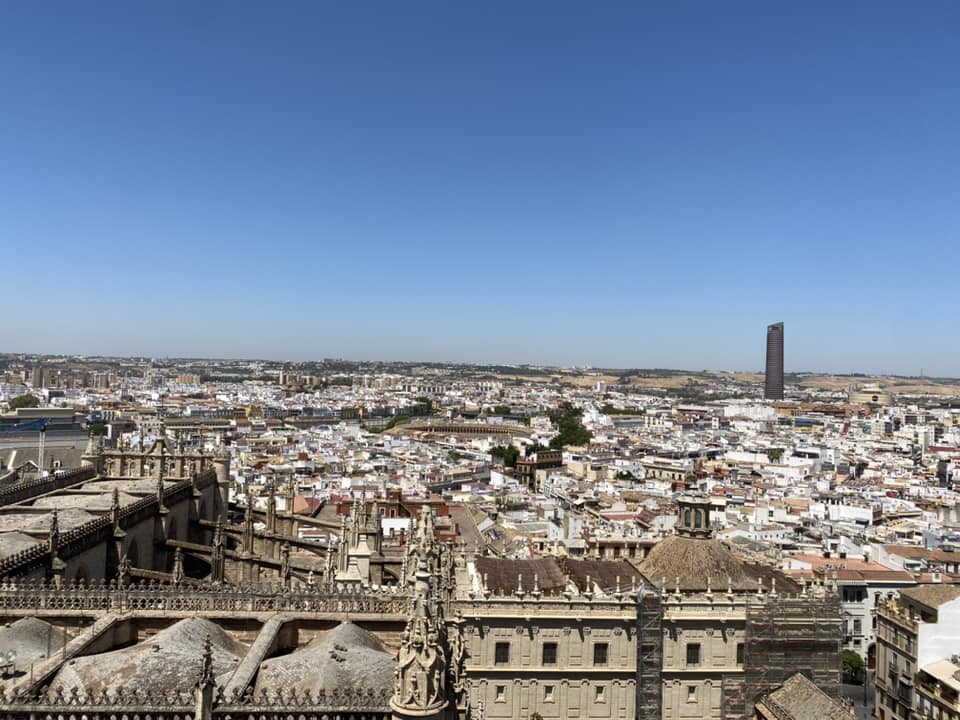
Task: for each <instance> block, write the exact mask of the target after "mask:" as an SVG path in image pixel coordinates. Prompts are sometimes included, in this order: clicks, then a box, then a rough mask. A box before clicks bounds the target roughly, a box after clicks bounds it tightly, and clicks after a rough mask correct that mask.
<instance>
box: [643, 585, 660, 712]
mask: <svg viewBox="0 0 960 720" xmlns="http://www.w3.org/2000/svg"><path fill="white" fill-rule="evenodd" d="M662 669H663V609H662V607H661V604H660V594H659V591H657V590H652V591H651V590H645V589H644V587H643V585H641V587H640V591H639V592H638V593H637V720H661V715H662V712H663V711H662V709H661V708H662V705H663V682H662V680H661V677H662V676H661V673H662Z"/></svg>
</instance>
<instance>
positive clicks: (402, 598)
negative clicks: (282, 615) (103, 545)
mask: <svg viewBox="0 0 960 720" xmlns="http://www.w3.org/2000/svg"><path fill="white" fill-rule="evenodd" d="M408 609H409V598H408V596H407V595H406V594H405V593H403V592H401V591H399V590H398V589H397V588H369V587H368V588H364V587H362V586H359V585H349V584H345V585H334V586H326V585H325V586H322V587H321V586H312V585H304V584H300V585H297V586H296V587H289V588H288V587H284V586H283V585H282V584H264V585H220V586H206V587H202V588H197V587H190V586H184V585H171V584H161V583H157V582H151V583H139V584H134V585H128V586H118V585H117V584H116V583H115V582H110V583H103V582H93V583H91V584H89V585H88V584H84V583H79V584H74V583H71V584H70V585H65V586H61V587H57V586H56V585H54V584H52V583H48V582H44V581H37V580H27V581H24V580H19V579H6V580H4V581H2V582H0V616H3V615H7V616H10V615H29V614H35V613H41V612H45V613H46V614H51V613H53V614H73V613H77V614H91V613H98V612H99V613H107V612H112V613H116V612H129V611H154V612H162V613H168V614H170V613H172V614H176V613H198V612H199V613H204V612H209V613H220V612H227V613H238V612H239V613H274V612H295V613H320V614H324V613H329V614H343V613H349V614H366V615H395V616H405V615H406V614H407V612H408Z"/></svg>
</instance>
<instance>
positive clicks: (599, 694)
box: [593, 685, 607, 703]
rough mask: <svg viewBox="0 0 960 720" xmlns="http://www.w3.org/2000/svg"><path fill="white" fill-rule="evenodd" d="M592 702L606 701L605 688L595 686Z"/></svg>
mask: <svg viewBox="0 0 960 720" xmlns="http://www.w3.org/2000/svg"><path fill="white" fill-rule="evenodd" d="M593 701H594V702H598V703H602V702H606V701H607V694H606V692H605V688H604V687H603V685H597V686H596V687H595V688H594V689H593Z"/></svg>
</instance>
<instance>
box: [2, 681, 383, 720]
mask: <svg viewBox="0 0 960 720" xmlns="http://www.w3.org/2000/svg"><path fill="white" fill-rule="evenodd" d="M202 692H203V691H201V690H196V689H185V690H175V691H172V692H154V691H150V690H139V689H136V688H122V689H120V690H103V691H101V692H99V693H89V694H88V693H86V692H83V691H78V690H77V688H72V689H71V691H70V692H63V690H62V689H60V688H56V689H52V690H48V691H45V692H40V693H38V694H26V693H21V692H18V693H7V692H5V691H4V690H3V689H0V717H4V718H17V719H18V720H19V718H25V719H26V718H32V719H34V720H36V719H38V718H42V719H43V720H47V719H56V720H92V719H95V718H97V719H99V718H104V719H107V718H118V717H123V718H127V719H128V720H134V719H137V720H140V719H145V718H163V719H164V720H192V719H193V717H194V714H195V712H196V709H197V707H198V706H201V705H202V704H203V702H202V699H201V695H202ZM390 696H391V692H390V691H389V690H375V689H363V688H335V689H334V690H332V691H329V692H328V691H324V690H319V691H317V692H313V693H311V692H309V691H304V692H298V691H297V690H296V689H295V688H290V689H282V688H278V689H276V690H273V691H262V692H260V693H253V692H247V693H243V694H240V693H232V694H231V695H229V696H225V695H224V693H223V690H222V689H220V690H217V689H214V692H213V693H212V702H210V703H209V704H208V705H207V712H209V713H210V716H212V717H215V718H220V719H221V720H233V719H234V718H257V719H258V720H260V719H263V718H265V719H267V720H275V719H279V718H289V717H296V718H302V719H304V720H321V719H323V720H390V718H391V717H392V713H391V710H390ZM208 699H209V696H208Z"/></svg>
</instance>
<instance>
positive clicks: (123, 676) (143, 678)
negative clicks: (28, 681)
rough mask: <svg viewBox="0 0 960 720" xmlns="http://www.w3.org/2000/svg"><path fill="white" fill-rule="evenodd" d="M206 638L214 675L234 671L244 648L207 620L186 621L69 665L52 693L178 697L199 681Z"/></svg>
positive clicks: (79, 659) (62, 670) (65, 666)
mask: <svg viewBox="0 0 960 720" xmlns="http://www.w3.org/2000/svg"><path fill="white" fill-rule="evenodd" d="M207 637H209V638H210V644H211V651H212V658H213V673H214V675H215V676H222V675H225V674H227V673H232V672H233V671H234V670H236V668H237V665H238V664H239V663H240V660H241V659H242V657H243V656H244V654H245V653H246V648H245V647H244V646H243V645H241V644H240V643H238V642H237V641H235V640H233V639H232V638H231V637H230V636H229V635H227V634H226V633H225V632H224V631H223V630H222V629H221V628H220V627H219V626H218V625H216V624H214V623H212V622H210V621H209V620H205V619H203V618H187V619H185V620H181V621H179V622H177V623H175V624H173V625H171V626H170V627H168V628H166V629H165V630H161V631H160V632H158V633H157V634H156V635H154V636H153V637H151V638H149V639H148V640H145V641H143V642H141V643H138V644H136V645H133V646H132V647H128V648H123V649H121V650H113V651H111V652H106V653H100V654H97V655H88V656H84V657H78V658H73V659H72V660H69V661H68V662H67V664H66V665H64V666H63V667H62V668H61V669H60V671H59V672H58V673H57V675H56V677H54V679H53V682H52V683H51V688H57V687H60V688H63V690H64V692H65V693H69V691H70V690H71V689H72V688H77V689H78V690H85V691H87V692H92V693H99V692H100V691H101V690H103V689H105V688H107V689H109V690H111V691H116V690H119V689H120V688H136V689H138V690H140V691H151V692H155V693H158V692H159V693H174V692H179V691H181V690H183V689H184V688H191V687H193V686H194V685H196V683H197V681H198V680H199V678H200V675H201V671H202V669H203V653H204V644H205V642H206V638H207ZM218 682H219V681H218ZM220 684H222V683H220Z"/></svg>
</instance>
